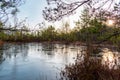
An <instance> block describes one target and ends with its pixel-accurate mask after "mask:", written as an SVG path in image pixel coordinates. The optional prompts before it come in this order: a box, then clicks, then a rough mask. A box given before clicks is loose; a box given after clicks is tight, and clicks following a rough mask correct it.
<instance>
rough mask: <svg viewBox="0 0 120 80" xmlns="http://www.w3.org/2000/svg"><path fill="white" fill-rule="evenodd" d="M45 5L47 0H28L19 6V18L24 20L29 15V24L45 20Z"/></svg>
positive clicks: (32, 24)
mask: <svg viewBox="0 0 120 80" xmlns="http://www.w3.org/2000/svg"><path fill="white" fill-rule="evenodd" d="M45 6H47V4H46V0H26V2H25V4H23V5H22V6H20V7H19V11H20V12H19V13H18V18H19V19H20V20H23V19H25V18H26V17H27V22H28V23H29V25H31V26H34V25H36V24H37V23H40V22H42V21H43V17H42V10H43V9H44V7H45Z"/></svg>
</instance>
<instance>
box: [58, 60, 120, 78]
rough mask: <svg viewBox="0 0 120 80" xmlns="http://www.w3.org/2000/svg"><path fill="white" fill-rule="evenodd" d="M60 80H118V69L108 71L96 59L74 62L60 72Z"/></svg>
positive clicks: (119, 72)
mask: <svg viewBox="0 0 120 80" xmlns="http://www.w3.org/2000/svg"><path fill="white" fill-rule="evenodd" d="M60 80H120V68H119V67H118V68H117V69H114V68H112V69H109V67H108V66H105V65H102V64H101V60H98V59H96V60H95V59H94V60H93V59H89V60H87V61H82V62H81V61H79V60H76V62H75V64H70V65H67V66H66V67H65V69H64V70H63V71H61V79H60Z"/></svg>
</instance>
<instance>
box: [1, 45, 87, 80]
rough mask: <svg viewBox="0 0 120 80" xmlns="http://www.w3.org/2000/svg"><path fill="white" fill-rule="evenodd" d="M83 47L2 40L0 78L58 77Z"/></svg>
mask: <svg viewBox="0 0 120 80" xmlns="http://www.w3.org/2000/svg"><path fill="white" fill-rule="evenodd" d="M84 49H85V46H77V45H64V44H45V43H25V44H13V43H5V44H4V45H2V46H0V80H57V79H59V77H60V76H59V74H60V71H61V69H63V68H64V67H65V65H67V64H70V63H74V60H75V59H76V56H77V54H81V51H83V50H84Z"/></svg>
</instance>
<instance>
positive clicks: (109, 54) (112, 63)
mask: <svg viewBox="0 0 120 80" xmlns="http://www.w3.org/2000/svg"><path fill="white" fill-rule="evenodd" d="M102 54H103V56H102V64H104V65H108V66H109V67H110V68H113V67H116V66H117V65H119V53H118V52H114V51H111V50H109V49H108V48H104V49H103V52H102Z"/></svg>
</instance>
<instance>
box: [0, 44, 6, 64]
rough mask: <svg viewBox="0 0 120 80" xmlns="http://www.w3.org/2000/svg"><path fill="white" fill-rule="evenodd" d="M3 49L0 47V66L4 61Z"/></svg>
mask: <svg viewBox="0 0 120 80" xmlns="http://www.w3.org/2000/svg"><path fill="white" fill-rule="evenodd" d="M2 49H3V47H2V46H0V64H1V63H2V62H3V61H5V58H4V56H3V50H2Z"/></svg>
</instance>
